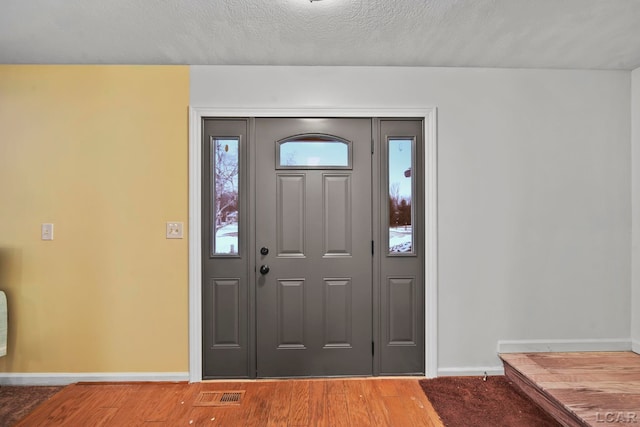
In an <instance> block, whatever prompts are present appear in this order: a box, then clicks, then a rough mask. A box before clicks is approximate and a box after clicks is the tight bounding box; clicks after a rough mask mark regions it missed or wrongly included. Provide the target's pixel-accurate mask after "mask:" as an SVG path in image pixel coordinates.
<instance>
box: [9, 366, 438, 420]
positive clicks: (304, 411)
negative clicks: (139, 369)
mask: <svg viewBox="0 0 640 427" xmlns="http://www.w3.org/2000/svg"><path fill="white" fill-rule="evenodd" d="M233 390H236V391H242V390H244V392H245V393H244V396H243V397H242V400H241V402H240V405H237V406H217V407H216V406H196V405H197V404H198V401H199V400H201V401H205V402H206V401H207V400H208V398H205V399H203V396H205V397H206V396H210V395H211V394H210V393H206V392H213V391H233ZM202 392H205V395H203V394H202ZM209 400H210V399H209ZM17 426H21V427H24V426H38V427H43V426H73V427H76V426H92V427H95V426H331V427H338V426H393V427H402V426H411V427H414V426H434V427H440V426H442V422H441V421H440V419H439V417H438V415H437V414H436V412H435V411H434V410H433V407H432V406H431V403H430V402H429V400H428V399H427V398H426V396H425V395H424V393H423V392H422V390H421V388H420V385H419V384H418V380H417V379H395V378H394V379H377V378H376V379H372V378H368V379H318V380H315V379H313V380H301V379H300V380H274V381H268V380H258V381H229V382H222V381H214V382H203V383H195V384H187V383H101V384H98V383H96V384H90V383H80V384H74V385H70V386H67V387H65V388H64V389H63V390H62V391H61V392H59V393H58V394H56V395H55V396H54V397H53V398H51V399H50V400H48V401H47V402H45V403H44V404H42V405H41V406H39V407H38V408H37V409H36V410H35V411H34V412H32V413H31V414H30V415H29V416H27V417H26V418H24V419H23V420H22V421H20V422H19V423H18V424H17Z"/></svg>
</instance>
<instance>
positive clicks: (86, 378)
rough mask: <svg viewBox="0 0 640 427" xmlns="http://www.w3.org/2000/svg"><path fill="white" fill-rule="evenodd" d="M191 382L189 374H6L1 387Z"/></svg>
mask: <svg viewBox="0 0 640 427" xmlns="http://www.w3.org/2000/svg"><path fill="white" fill-rule="evenodd" d="M128 381H129V382H139V381H189V373H188V372H86V373H85V372H82V373H58V372H43V373H5V372H0V385H68V384H73V383H77V382H128Z"/></svg>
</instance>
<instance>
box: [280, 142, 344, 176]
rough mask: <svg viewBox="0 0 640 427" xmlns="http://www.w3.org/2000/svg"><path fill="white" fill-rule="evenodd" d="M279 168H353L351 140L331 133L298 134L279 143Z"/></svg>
mask: <svg viewBox="0 0 640 427" xmlns="http://www.w3.org/2000/svg"><path fill="white" fill-rule="evenodd" d="M276 157H277V168H278V169H351V142H350V141H346V140H343V139H341V138H338V137H334V136H330V135H315V134H312V135H297V136H294V137H291V138H287V139H284V140H281V141H278V143H277V150H276Z"/></svg>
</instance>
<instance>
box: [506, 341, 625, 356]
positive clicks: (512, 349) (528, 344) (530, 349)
mask: <svg viewBox="0 0 640 427" xmlns="http://www.w3.org/2000/svg"><path fill="white" fill-rule="evenodd" d="M631 347H632V346H631V340H630V339H622V338H621V339H592V340H578V339H576V340H516V341H506V340H505V341H498V354H500V353H547V352H549V353H551V352H573V351H630V350H631Z"/></svg>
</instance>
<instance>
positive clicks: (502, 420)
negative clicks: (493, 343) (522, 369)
mask: <svg viewBox="0 0 640 427" xmlns="http://www.w3.org/2000/svg"><path fill="white" fill-rule="evenodd" d="M420 385H421V386H422V389H423V390H424V392H425V394H426V395H427V398H429V401H430V402H431V404H432V405H433V408H434V409H435V410H436V412H437V413H438V415H440V419H442V422H443V423H444V425H445V426H447V427H487V426H496V427H497V426H500V427H557V426H560V425H561V424H559V423H558V422H557V421H555V420H554V419H553V418H552V417H551V416H550V415H549V414H547V413H546V412H545V411H544V410H542V408H540V407H539V406H538V405H537V404H536V403H534V402H533V401H532V400H530V399H529V398H528V397H527V396H525V395H524V394H523V393H522V392H521V391H520V390H519V389H517V388H516V386H515V385H513V383H512V382H511V381H509V380H508V379H507V378H506V377H504V376H492V377H487V380H486V381H483V379H482V377H439V378H434V379H429V380H421V381H420Z"/></svg>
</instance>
